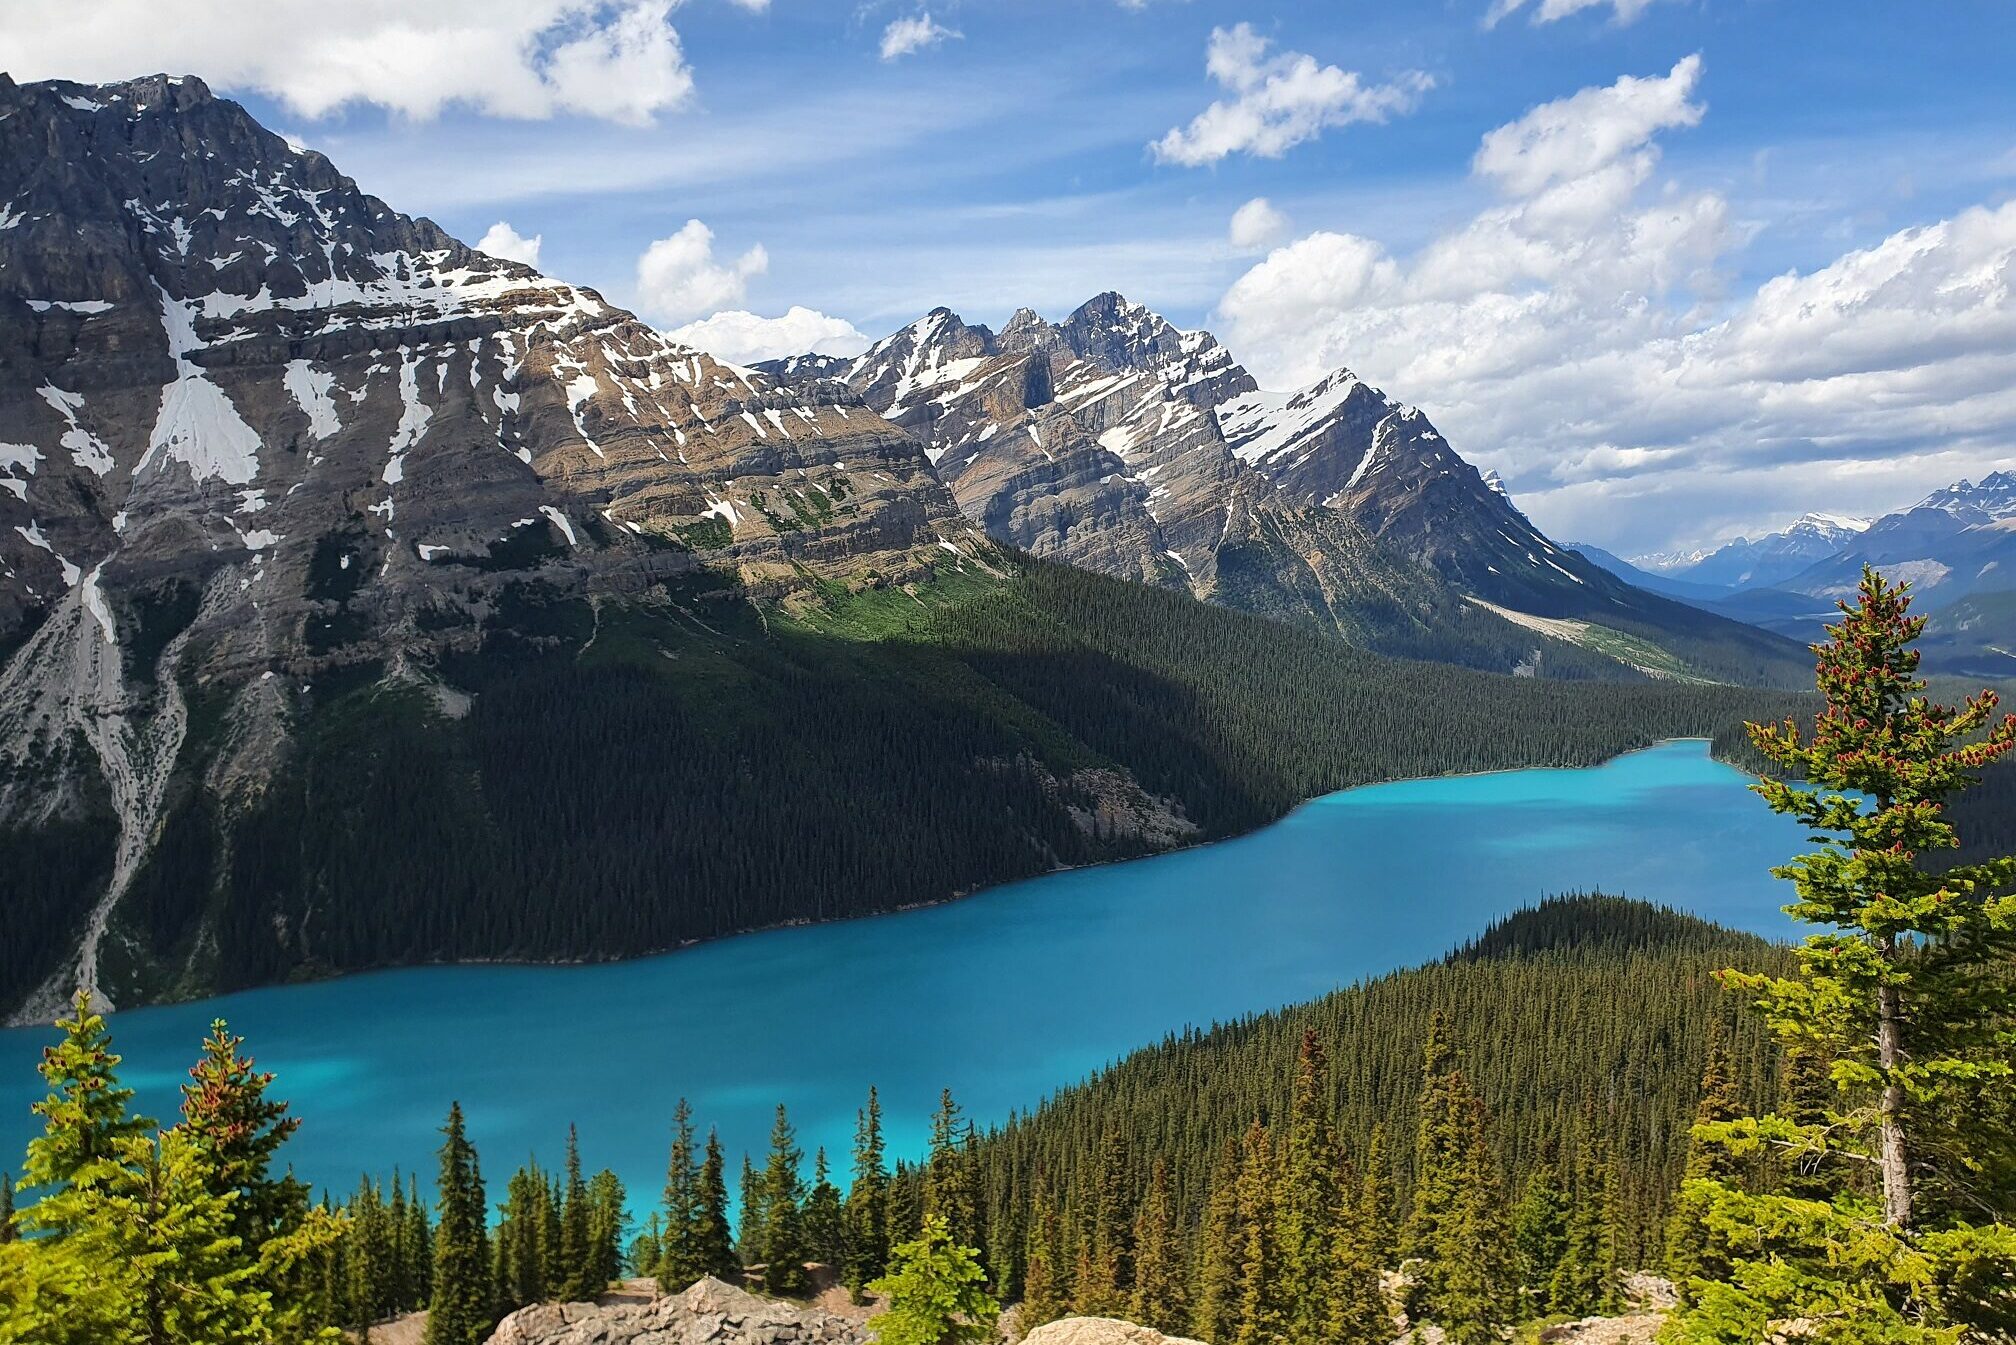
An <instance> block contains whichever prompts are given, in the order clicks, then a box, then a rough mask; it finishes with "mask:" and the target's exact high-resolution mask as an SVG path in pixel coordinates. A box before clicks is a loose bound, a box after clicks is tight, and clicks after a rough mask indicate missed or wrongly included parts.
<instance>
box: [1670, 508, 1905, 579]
mask: <svg viewBox="0 0 2016 1345" xmlns="http://www.w3.org/2000/svg"><path fill="white" fill-rule="evenodd" d="M1869 526H1870V520H1869V519H1866V518H1851V517H1849V516H1847V515H1845V514H1823V513H1808V514H1802V515H1801V516H1800V517H1799V518H1798V519H1796V520H1795V521H1793V522H1792V523H1791V524H1790V525H1789V526H1787V527H1785V528H1783V529H1781V530H1779V531H1778V532H1772V533H1766V534H1765V535H1764V536H1762V537H1755V538H1746V537H1739V538H1737V539H1736V540H1735V541H1733V542H1730V543H1729V544H1728V545H1726V546H1722V547H1719V548H1717V549H1716V550H1714V551H1711V552H1709V553H1708V554H1706V555H1704V556H1699V557H1694V558H1691V559H1690V560H1688V561H1687V562H1686V563H1684V564H1680V565H1669V566H1664V567H1661V568H1660V569H1659V571H1658V573H1659V574H1660V575H1662V576H1663V577H1664V578H1666V579H1668V580H1673V581H1677V582H1681V583H1687V584H1694V585H1701V586H1706V587H1709V588H1719V589H1721V590H1722V592H1723V593H1724V594H1728V593H1733V592H1735V591H1737V590H1738V589H1746V588H1773V587H1777V586H1779V585H1782V584H1783V583H1784V582H1785V581H1786V580H1788V579H1790V578H1792V577H1793V576H1794V575H1796V574H1798V573H1799V572H1800V571H1802V570H1804V569H1806V568H1807V567H1809V566H1811V565H1812V564H1814V563H1815V562H1816V561H1821V560H1825V559H1826V558H1827V557H1829V556H1832V555H1835V554H1837V553H1838V552H1840V551H1841V550H1842V548H1843V547H1846V546H1849V545H1851V544H1852V543H1853V542H1854V540H1855V538H1856V537H1858V536H1860V535H1861V534H1862V533H1864V532H1867V531H1868V530H1869Z"/></svg>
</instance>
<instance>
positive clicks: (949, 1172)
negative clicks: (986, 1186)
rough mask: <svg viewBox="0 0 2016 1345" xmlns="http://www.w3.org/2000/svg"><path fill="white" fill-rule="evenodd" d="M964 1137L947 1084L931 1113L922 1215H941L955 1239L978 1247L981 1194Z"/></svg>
mask: <svg viewBox="0 0 2016 1345" xmlns="http://www.w3.org/2000/svg"><path fill="white" fill-rule="evenodd" d="M966 1138H967V1132H966V1126H965V1123H964V1121H963V1119H962V1118H961V1115H960V1111H959V1104H958V1103H957V1102H954V1101H953V1100H952V1090H951V1089H949V1088H947V1089H945V1090H943V1091H942V1092H940V1093H939V1095H938V1110H937V1111H936V1112H935V1113H934V1114H933V1115H932V1117H931V1154H930V1157H929V1158H928V1159H926V1160H925V1164H924V1201H923V1206H924V1217H925V1218H926V1219H929V1218H931V1217H932V1216H933V1215H936V1216H938V1217H940V1218H942V1219H944V1220H945V1227H946V1229H947V1230H948V1231H949V1232H950V1234H951V1236H952V1240H953V1241H954V1242H956V1243H958V1244H959V1245H960V1246H962V1247H974V1248H978V1247H979V1246H980V1243H981V1238H980V1197H979V1192H978V1190H977V1189H976V1186H977V1183H976V1182H975V1181H974V1176H973V1168H972V1164H971V1163H970V1162H969V1161H968V1158H967V1154H966Z"/></svg>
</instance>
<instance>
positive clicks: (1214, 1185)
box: [1190, 1137, 1245, 1341]
mask: <svg viewBox="0 0 2016 1345" xmlns="http://www.w3.org/2000/svg"><path fill="white" fill-rule="evenodd" d="M1239 1152H1240V1150H1239V1143H1238V1141H1236V1140H1234V1139H1232V1138H1230V1137H1227V1138H1226V1140H1225V1141H1224V1143H1223V1145H1221V1146H1220V1148H1219V1151H1218V1159H1217V1162H1216V1163H1215V1164H1214V1165H1213V1167H1212V1169H1211V1196H1210V1200H1209V1202H1208V1203H1207V1204H1206V1205H1205V1207H1204V1221H1203V1226H1202V1227H1201V1228H1200V1229H1199V1230H1198V1246H1197V1258H1196V1260H1197V1270H1196V1280H1195V1289H1194V1291H1193V1292H1192V1294H1191V1301H1192V1302H1193V1303H1194V1304H1195V1305H1196V1306H1195V1307H1194V1308H1193V1309H1192V1311H1191V1316H1190V1322H1191V1328H1190V1329H1191V1332H1192V1334H1194V1335H1196V1336H1197V1337H1199V1338H1200V1339H1203V1340H1208V1341H1220V1340H1230V1339H1231V1338H1232V1333H1233V1332H1234V1331H1236V1330H1238V1328H1239V1303H1240V1299H1241V1297H1242V1296H1243V1294H1244V1292H1245V1280H1244V1275H1243V1273H1242V1271H1241V1265H1242V1260H1243V1252H1244V1245H1243V1243H1244V1239H1243V1237H1242V1236H1241V1230H1242V1225H1241V1223H1240V1219H1239Z"/></svg>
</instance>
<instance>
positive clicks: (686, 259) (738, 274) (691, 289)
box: [637, 219, 770, 323]
mask: <svg viewBox="0 0 2016 1345" xmlns="http://www.w3.org/2000/svg"><path fill="white" fill-rule="evenodd" d="M769 269H770V254H769V253H768V252H765V251H764V250H763V245H762V244H761V243H758V244H756V245H755V246H754V247H752V248H750V249H749V250H748V251H747V252H745V253H743V254H742V255H741V256H740V257H737V258H736V259H735V260H733V261H731V262H717V261H716V260H715V259H714V231H713V230H712V229H710V228H708V227H707V226H706V225H704V224H702V223H701V222H700V221H699V220H697V219H689V220H687V221H686V225H685V227H684V228H682V229H680V230H679V232H678V233H675V234H673V235H672V236H671V237H670V238H661V239H659V240H658V241H656V242H655V243H653V244H651V246H650V247H648V248H646V249H644V255H643V256H641V257H639V258H638V259H637V298H638V304H639V306H640V307H641V308H642V309H643V311H644V312H645V313H646V314H648V315H649V316H651V317H653V318H655V319H657V320H658V321H660V322H664V323H676V322H685V321H688V320H689V319H692V318H697V317H700V316H701V315H702V314H706V313H712V312H715V311H717V310H719V309H722V308H725V307H727V306H728V305H729V304H733V303H739V302H741V300H742V296H743V295H744V294H745V293H746V292H747V291H748V288H749V281H750V279H751V278H752V277H754V276H760V275H762V274H763V273H764V272H765V271H767V270H769Z"/></svg>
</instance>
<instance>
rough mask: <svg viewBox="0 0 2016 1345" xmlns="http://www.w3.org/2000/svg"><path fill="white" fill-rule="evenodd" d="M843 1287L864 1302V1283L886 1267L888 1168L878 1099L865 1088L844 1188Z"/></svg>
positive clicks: (875, 1276) (873, 1091) (866, 1285)
mask: <svg viewBox="0 0 2016 1345" xmlns="http://www.w3.org/2000/svg"><path fill="white" fill-rule="evenodd" d="M847 1251H848V1256H847V1288H848V1290H849V1292H850V1294H851V1295H852V1297H853V1299H854V1301H855V1302H856V1303H860V1302H863V1301H865V1299H866V1298H867V1294H868V1282H869V1281H870V1280H875V1279H880V1278H881V1276H882V1274H883V1272H884V1271H886V1270H887V1269H888V1266H889V1169H888V1166H887V1165H886V1163H885V1162H884V1157H883V1144H882V1101H881V1099H880V1098H879V1097H877V1096H876V1093H875V1089H874V1088H872V1087H871V1088H869V1090H868V1105H867V1106H865V1107H863V1108H862V1109H861V1111H860V1113H859V1115H858V1116H857V1118H856V1121H855V1127H854V1181H853V1184H852V1185H851V1186H850V1187H848V1190H847Z"/></svg>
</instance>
